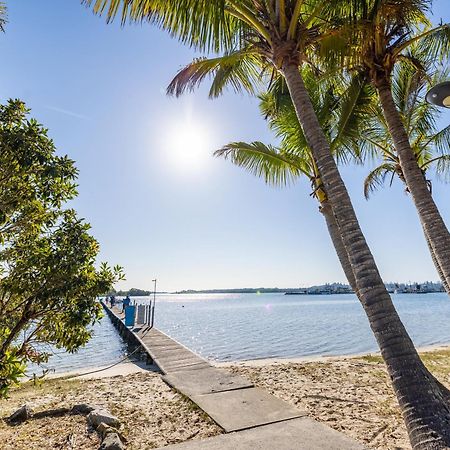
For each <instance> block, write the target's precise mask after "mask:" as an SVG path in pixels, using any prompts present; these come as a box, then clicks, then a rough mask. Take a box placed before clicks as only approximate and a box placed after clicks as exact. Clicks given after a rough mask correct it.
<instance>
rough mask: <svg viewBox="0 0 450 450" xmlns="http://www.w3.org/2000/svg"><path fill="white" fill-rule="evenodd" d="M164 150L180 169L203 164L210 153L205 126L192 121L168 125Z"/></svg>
mask: <svg viewBox="0 0 450 450" xmlns="http://www.w3.org/2000/svg"><path fill="white" fill-rule="evenodd" d="M166 151H167V153H168V155H167V156H168V157H169V159H170V161H171V162H172V163H173V164H174V165H176V166H178V167H180V168H182V169H190V170H191V169H196V168H199V167H201V166H203V165H204V164H205V163H206V162H207V161H208V158H210V157H211V153H212V148H211V144H210V139H209V136H208V131H207V128H206V127H205V126H202V125H201V124H200V123H197V122H193V121H186V122H184V123H179V124H177V125H176V126H173V127H170V129H169V131H168V135H167V147H166Z"/></svg>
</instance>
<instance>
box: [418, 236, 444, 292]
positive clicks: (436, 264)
mask: <svg viewBox="0 0 450 450" xmlns="http://www.w3.org/2000/svg"><path fill="white" fill-rule="evenodd" d="M424 235H425V240H426V241H427V245H428V249H429V250H430V255H431V259H432V261H433V264H434V267H436V271H437V273H438V274H439V278H440V279H441V281H442V286H444V289H445V292H447V294H448V295H450V289H449V286H448V283H447V281H446V279H445V277H444V274H443V272H442V267H441V265H440V264H439V261H438V260H437V258H436V255H435V254H434V250H433V247H432V245H431V242H430V239H429V238H428V235H427V233H426V231H425V230H424Z"/></svg>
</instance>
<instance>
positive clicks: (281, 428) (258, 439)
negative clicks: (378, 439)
mask: <svg viewBox="0 0 450 450" xmlns="http://www.w3.org/2000/svg"><path fill="white" fill-rule="evenodd" d="M161 449H162V447H161ZM365 449H366V447H364V446H363V445H362V444H360V443H358V442H356V441H354V440H353V439H350V438H349V437H347V436H345V435H343V434H342V433H339V432H338V431H335V430H333V429H331V428H328V427H327V426H326V425H323V424H321V423H319V422H316V421H315V420H312V419H309V418H307V417H302V418H300V419H293V420H288V421H285V422H279V423H274V424H271V425H264V426H261V427H258V428H252V429H250V430H245V431H240V432H238V433H230V434H222V435H221V436H215V437H212V438H208V439H203V440H192V441H188V442H184V443H182V444H175V445H169V446H168V447H164V450H365Z"/></svg>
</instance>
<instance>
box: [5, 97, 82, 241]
mask: <svg viewBox="0 0 450 450" xmlns="http://www.w3.org/2000/svg"><path fill="white" fill-rule="evenodd" d="M28 114H29V110H28V109H27V108H26V106H25V104H24V103H23V102H22V101H20V100H9V101H8V103H7V104H6V105H0V158H1V164H0V243H3V242H4V241H5V240H7V239H8V237H9V236H11V235H13V234H14V233H16V232H18V231H19V230H21V229H27V228H29V227H34V226H38V225H39V224H41V223H43V222H44V221H46V220H50V219H51V218H52V216H53V215H54V214H55V212H56V213H58V210H59V208H60V206H61V205H62V203H63V202H65V201H67V200H70V199H72V198H73V197H74V196H75V195H76V184H75V180H76V176H77V173H78V172H77V169H76V168H75V166H74V163H73V161H72V160H70V159H69V158H68V157H67V156H56V155H55V150H56V149H55V145H54V143H53V141H52V140H51V139H50V138H49V137H48V135H47V130H46V129H45V128H44V127H43V126H42V125H40V124H39V123H38V122H37V121H36V120H35V119H29V118H28Z"/></svg>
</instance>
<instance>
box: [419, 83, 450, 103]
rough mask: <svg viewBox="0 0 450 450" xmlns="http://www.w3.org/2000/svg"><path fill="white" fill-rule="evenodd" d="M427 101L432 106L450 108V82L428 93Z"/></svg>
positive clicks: (440, 84)
mask: <svg viewBox="0 0 450 450" xmlns="http://www.w3.org/2000/svg"><path fill="white" fill-rule="evenodd" d="M425 99H426V101H427V102H428V103H431V104H432V105H436V106H440V107H442V108H450V81H444V82H443V83H439V84H437V85H436V86H434V87H432V88H431V89H430V90H429V91H428V92H427V95H426V97H425Z"/></svg>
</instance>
